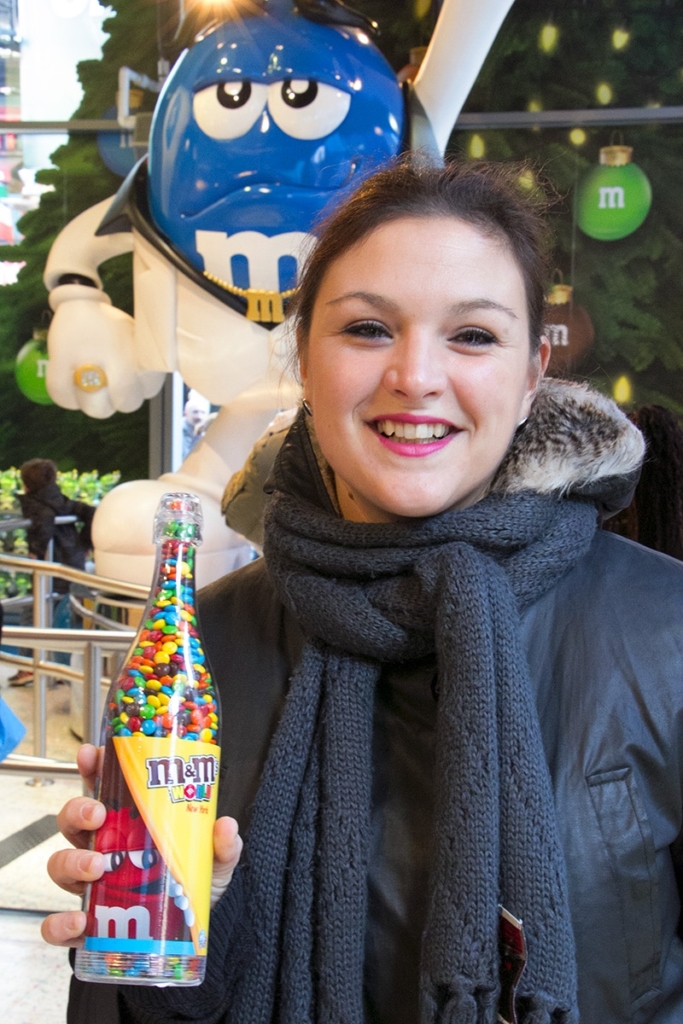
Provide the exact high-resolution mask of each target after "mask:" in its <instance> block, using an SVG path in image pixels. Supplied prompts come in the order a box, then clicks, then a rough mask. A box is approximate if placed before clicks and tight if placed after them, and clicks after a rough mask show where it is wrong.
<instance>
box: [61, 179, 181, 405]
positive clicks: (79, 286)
mask: <svg viewBox="0 0 683 1024" xmlns="http://www.w3.org/2000/svg"><path fill="white" fill-rule="evenodd" d="M110 204H111V199H105V200H103V202H101V203H98V204H97V205H96V206H92V207H90V209H88V210H85V211H84V212H83V213H81V214H79V216H78V217H75V218H74V220H72V221H70V222H69V224H67V225H66V227H65V228H64V229H63V230H62V231H61V232H60V233H59V235H58V236H57V238H56V239H55V241H54V243H53V245H52V248H51V250H50V254H49V256H48V259H47V264H46V266H45V273H44V275H43V280H44V282H45V286H46V288H47V289H48V291H49V292H50V307H51V308H52V310H53V311H54V316H53V318H52V322H51V324H50V329H49V333H48V357H49V361H48V368H47V389H48V392H49V394H50V397H51V398H52V399H53V401H55V402H56V403H57V405H61V406H62V407H63V408H65V409H81V410H82V411H83V412H84V413H86V414H87V415H88V416H93V417H95V418H96V419H103V418H105V417H107V416H111V415H112V413H114V412H133V410H134V409H137V408H138V407H139V406H140V405H141V404H142V402H143V401H144V399H145V398H151V397H152V395H155V394H156V393H157V391H159V389H160V388H161V386H162V384H163V381H164V374H163V373H151V372H149V371H143V370H142V369H141V368H140V366H139V364H138V360H137V358H136V352H135V345H134V339H133V319H132V317H130V316H128V314H127V313H124V312H123V311H122V310H120V309H116V307H115V306H112V304H111V300H110V298H109V296H108V295H107V294H106V293H105V292H104V291H103V290H102V281H101V279H100V276H99V273H98V267H99V265H100V264H101V263H103V262H104V261H105V260H108V259H111V258H112V257H113V256H120V255H121V254H122V253H124V252H130V251H131V250H132V248H133V235H132V232H129V231H120V232H116V233H115V234H111V235H102V236H98V235H96V234H95V232H96V231H97V228H98V226H99V224H100V222H101V220H102V218H103V217H104V215H105V213H106V212H107V210H108V209H109V206H110ZM72 275H76V276H77V277H76V282H75V283H73V282H71V283H65V284H60V281H61V280H62V279H63V278H65V277H67V279H68V278H69V277H71V276H72ZM78 278H83V279H85V280H86V281H91V282H92V286H90V285H88V284H87V283H81V282H79V281H78Z"/></svg>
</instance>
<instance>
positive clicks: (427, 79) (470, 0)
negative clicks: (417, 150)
mask: <svg viewBox="0 0 683 1024" xmlns="http://www.w3.org/2000/svg"><path fill="white" fill-rule="evenodd" d="M512 3H513V0H476V2H474V0H444V2H443V7H442V8H441V13H440V15H439V19H438V21H437V23H436V27H435V29H434V34H433V35H432V39H431V42H430V44H429V47H428V48H427V53H426V54H425V57H424V60H423V62H422V65H421V67H420V70H419V72H418V73H417V76H416V78H415V82H414V85H413V93H414V95H415V97H416V98H417V100H418V101H419V106H420V107H421V108H422V110H423V111H424V114H425V115H426V118H427V121H428V122H429V124H430V126H431V132H432V134H433V138H434V142H435V143H436V148H437V149H438V152H439V153H440V154H441V155H443V153H444V151H445V149H446V144H447V142H448V139H449V137H450V134H451V132H452V130H453V125H454V124H455V122H456V120H457V118H458V115H459V113H460V111H461V110H462V107H463V104H464V103H465V100H466V99H467V97H468V95H469V92H470V90H471V88H472V86H473V85H474V82H475V79H476V77H477V75H478V74H479V71H480V70H481V67H482V64H483V63H484V60H485V59H486V55H487V54H488V52H489V50H490V49H491V45H492V43H493V41H494V39H495V38H496V36H497V34H498V30H499V28H500V26H501V25H502V23H503V20H504V18H505V16H506V14H507V13H508V11H509V10H510V8H511V7H512ZM416 143H417V144H418V145H425V141H424V139H420V136H419V134H418V136H417V137H416Z"/></svg>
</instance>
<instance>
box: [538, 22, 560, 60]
mask: <svg viewBox="0 0 683 1024" xmlns="http://www.w3.org/2000/svg"><path fill="white" fill-rule="evenodd" d="M559 38H560V33H559V29H558V28H557V25H553V24H550V23H549V24H547V25H544V26H543V28H542V29H541V31H540V32H539V33H538V48H539V50H542V51H543V53H552V52H553V50H554V49H555V47H556V46H557V42H558V39H559Z"/></svg>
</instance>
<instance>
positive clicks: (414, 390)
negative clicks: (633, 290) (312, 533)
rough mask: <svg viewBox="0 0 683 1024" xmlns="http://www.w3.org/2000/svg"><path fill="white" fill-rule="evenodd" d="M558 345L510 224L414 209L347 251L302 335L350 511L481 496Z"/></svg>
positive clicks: (309, 382) (382, 516) (310, 394)
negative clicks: (535, 307)
mask: <svg viewBox="0 0 683 1024" xmlns="http://www.w3.org/2000/svg"><path fill="white" fill-rule="evenodd" d="M416 267H419V268H420V273H419V274H416V273H415V268H416ZM369 281H372V290H371V291H369V290H368V285H367V283H368V282H369ZM548 352H549V345H548V342H547V340H546V339H541V341H540V346H539V347H538V348H536V346H534V350H533V352H532V347H531V343H530V338H529V319H528V315H527V303H526V296H525V287H524V279H523V277H522V274H521V272H520V270H519V269H518V266H517V263H516V260H515V257H514V255H513V253H512V251H511V249H510V247H509V246H508V245H507V244H505V243H504V242H503V240H502V239H501V238H500V237H496V236H495V235H492V234H491V233H490V232H488V233H484V232H483V231H482V230H481V229H480V228H478V227H476V226H474V225H473V224H468V223H466V222H464V221H462V220H457V219H455V218H453V217H449V218H443V217H442V218H437V217H434V216H432V217H425V218H421V219H418V218H403V219H401V220H395V221H392V222H390V223H388V224H384V225H382V226H381V227H379V228H376V229H375V230H374V231H373V232H372V234H371V235H369V236H368V237H366V238H365V239H363V241H362V242H359V243H357V244H356V245H354V246H353V247H352V248H350V249H349V250H347V252H345V253H344V255H343V256H341V257H339V258H338V259H337V260H336V261H335V262H334V264H333V265H332V266H331V267H330V268H329V270H328V272H327V273H326V274H325V276H324V278H323V280H322V283H321V287H320V291H319V292H318V295H317V299H316V303H315V307H314V312H313V316H312V318H311V326H310V330H309V332H308V334H307V336H305V337H302V342H301V375H302V379H303V383H304V392H305V395H306V398H307V401H308V403H309V405H310V407H311V408H312V409H313V410H314V417H315V427H316V434H317V437H318V441H319V442H320V446H321V448H322V450H323V452H324V453H325V456H326V458H327V460H328V462H329V463H330V465H331V467H332V469H333V470H334V473H335V478H336V491H337V498H338V500H339V505H340V508H341V510H342V513H343V515H344V517H345V518H346V519H352V520H357V521H366V522H382V521H391V520H392V519H395V518H396V517H398V516H427V515H436V514H437V513H439V512H443V511H445V510H446V509H449V508H450V509H454V508H466V507H467V506H468V505H472V504H473V503H474V502H475V501H477V500H478V499H479V498H480V497H481V496H482V495H483V494H484V492H485V491H486V489H487V487H488V485H489V484H490V482H491V479H492V478H493V475H494V473H495V471H496V469H497V468H498V466H499V465H500V462H501V461H502V459H503V456H504V454H505V452H506V451H507V449H508V447H509V445H510V441H511V440H512V436H513V434H514V432H515V430H516V429H517V427H518V426H519V425H520V423H521V422H523V421H524V420H525V419H526V417H527V416H528V413H529V408H530V406H531V401H532V398H533V395H534V393H535V391H536V387H537V385H538V381H539V379H540V377H541V374H542V373H543V370H544V369H545V366H546V364H547V361H548Z"/></svg>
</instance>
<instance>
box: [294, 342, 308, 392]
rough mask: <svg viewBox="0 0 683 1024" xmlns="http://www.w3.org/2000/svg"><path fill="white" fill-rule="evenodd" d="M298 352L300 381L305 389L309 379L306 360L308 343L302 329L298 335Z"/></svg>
mask: <svg viewBox="0 0 683 1024" xmlns="http://www.w3.org/2000/svg"><path fill="white" fill-rule="evenodd" d="M296 351H297V359H298V364H299V379H300V381H301V384H302V387H303V388H304V389H305V388H306V380H307V379H308V359H307V358H306V356H307V350H306V343H305V339H304V337H303V335H302V333H301V329H299V330H298V331H297V333H296Z"/></svg>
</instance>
